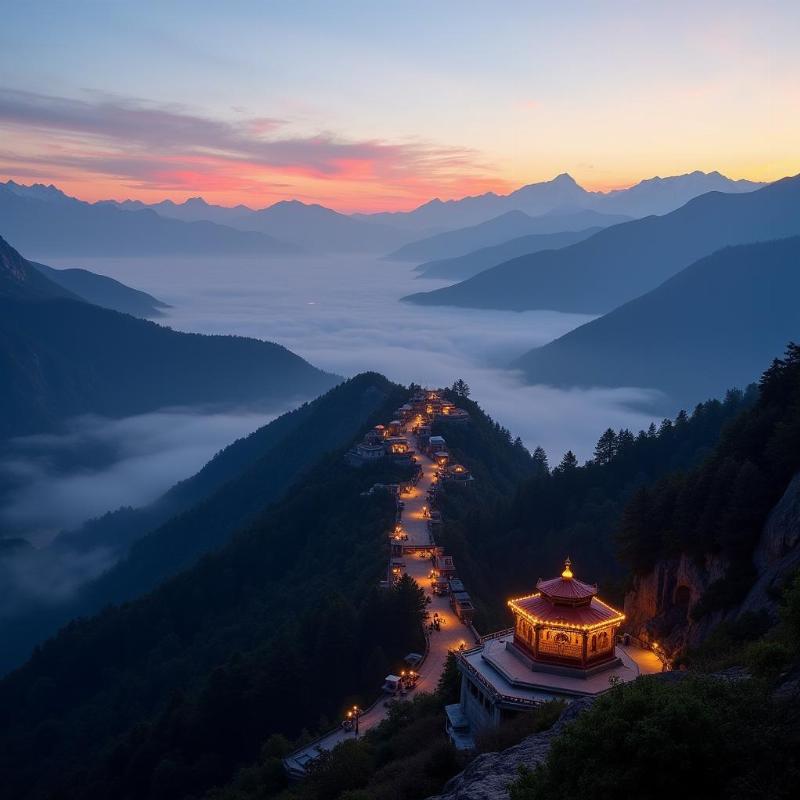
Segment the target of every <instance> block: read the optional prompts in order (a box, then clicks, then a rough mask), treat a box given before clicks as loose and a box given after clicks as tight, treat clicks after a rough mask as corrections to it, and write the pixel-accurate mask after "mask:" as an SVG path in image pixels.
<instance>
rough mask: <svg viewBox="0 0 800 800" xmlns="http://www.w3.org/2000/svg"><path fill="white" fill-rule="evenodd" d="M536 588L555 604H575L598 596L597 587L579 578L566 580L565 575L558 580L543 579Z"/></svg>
mask: <svg viewBox="0 0 800 800" xmlns="http://www.w3.org/2000/svg"><path fill="white" fill-rule="evenodd" d="M536 588H537V589H538V590H539V591H540V592H541V593H542V594H543V595H545V597H549V598H550V599H551V600H553V601H554V602H556V603H558V602H565V603H575V602H580V601H582V600H588V599H589V598H591V597H594V596H595V595H596V594H597V586H593V585H592V584H590V583H584V582H583V581H579V580H578V579H577V578H565V577H564V576H563V575H562V576H559V577H558V578H550V580H547V581H543V580H542V579H541V578H540V579H539V580H538V581H537V582H536Z"/></svg>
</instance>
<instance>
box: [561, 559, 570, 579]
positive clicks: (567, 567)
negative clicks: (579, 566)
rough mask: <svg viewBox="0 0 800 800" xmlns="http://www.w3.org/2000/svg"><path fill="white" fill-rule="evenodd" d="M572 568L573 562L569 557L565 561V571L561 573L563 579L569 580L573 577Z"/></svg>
mask: <svg viewBox="0 0 800 800" xmlns="http://www.w3.org/2000/svg"><path fill="white" fill-rule="evenodd" d="M571 566H572V562H571V561H570V560H569V556H567V558H566V561H564V571H563V572H562V573H561V577H562V578H565V579H566V580H569V579H570V578H571V577H572V570H571V569H570V567H571Z"/></svg>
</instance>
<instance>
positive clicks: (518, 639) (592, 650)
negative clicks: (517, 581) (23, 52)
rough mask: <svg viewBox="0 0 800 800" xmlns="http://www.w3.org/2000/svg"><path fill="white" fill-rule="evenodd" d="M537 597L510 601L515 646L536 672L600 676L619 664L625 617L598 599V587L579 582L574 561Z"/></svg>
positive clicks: (545, 582) (544, 585)
mask: <svg viewBox="0 0 800 800" xmlns="http://www.w3.org/2000/svg"><path fill="white" fill-rule="evenodd" d="M536 590H537V591H536V592H535V593H534V594H531V595H528V596H527V597H519V598H516V599H514V600H509V601H508V605H509V608H510V609H511V611H512V612H513V614H514V637H513V647H514V648H515V649H516V650H517V651H518V654H519V655H520V656H521V657H523V658H524V659H526V660H527V659H530V660H531V662H532V663H531V667H532V668H533V669H547V667H548V666H552V667H556V668H560V669H563V668H566V669H574V670H576V671H589V672H592V673H593V672H595V671H597V670H598V669H604V668H606V667H609V666H612V665H613V664H615V663H617V662H618V661H619V659H618V658H617V657H616V655H615V647H614V645H615V643H616V639H617V629H618V628H619V625H620V623H621V622H622V621H623V620H624V619H625V615H624V614H623V613H622V612H621V611H618V610H617V609H615V608H612V607H611V606H610V605H608V604H607V603H604V602H603V601H602V600H600V598H599V597H598V596H597V586H596V585H593V584H589V583H584V582H583V581H579V580H578V579H577V578H576V577H575V576H574V574H573V572H572V563H571V562H570V560H569V558H567V560H566V561H565V562H564V571H563V572H562V573H561V575H560V576H559V577H557V578H551V579H550V580H541V579H539V581H537V583H536Z"/></svg>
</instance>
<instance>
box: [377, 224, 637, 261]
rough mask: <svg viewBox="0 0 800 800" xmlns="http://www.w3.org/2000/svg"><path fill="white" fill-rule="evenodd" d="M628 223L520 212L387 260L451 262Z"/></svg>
mask: <svg viewBox="0 0 800 800" xmlns="http://www.w3.org/2000/svg"><path fill="white" fill-rule="evenodd" d="M628 219H629V217H625V216H622V215H620V214H615V215H607V214H599V213H597V212H596V211H574V212H567V213H564V214H559V213H556V212H551V213H549V214H543V215H542V216H539V217H531V216H529V215H528V214H525V213H524V212H522V211H507V212H506V213H505V214H501V215H500V216H499V217H495V218H494V219H490V220H487V221H486V222H481V223H479V224H478V225H471V226H469V227H466V228H459V229H457V230H454V231H446V232H444V233H439V234H436V235H435V236H431V237H428V238H425V239H421V240H419V241H416V242H411V243H410V244H407V245H405V246H403V247H401V248H400V249H399V250H396V251H395V252H394V253H391V254H389V255H388V256H387V258H388V259H392V260H395V261H416V262H423V261H430V260H431V259H434V258H452V257H455V256H463V255H466V254H467V253H471V252H472V251H474V250H477V249H479V248H482V247H490V246H493V245H498V244H502V243H503V242H507V241H509V240H510V239H516V238H518V237H520V236H528V235H533V234H540V235H541V234H553V233H563V232H564V231H579V230H584V229H586V228H591V227H597V228H604V227H608V226H609V225H616V224H617V223H619V222H625V221H626V220H628ZM495 263H497V262H495Z"/></svg>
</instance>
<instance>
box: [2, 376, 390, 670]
mask: <svg viewBox="0 0 800 800" xmlns="http://www.w3.org/2000/svg"><path fill="white" fill-rule="evenodd" d="M397 391H398V389H397V387H396V386H394V385H393V384H390V383H389V382H388V381H387V380H386V379H385V378H384V377H383V376H381V375H376V374H375V373H364V374H362V375H359V376H357V377H355V378H352V379H351V380H348V381H346V382H344V383H341V384H339V385H338V386H336V387H335V388H333V389H331V390H330V391H329V392H327V393H326V394H324V395H323V396H321V397H319V398H317V399H316V400H314V401H313V402H311V403H305V404H303V405H302V406H300V407H299V408H297V409H295V410H294V411H290V412H288V413H286V414H283V415H282V416H280V417H278V418H277V419H275V420H274V421H272V422H271V423H269V424H268V425H264V426H263V427H261V428H259V429H258V430H256V431H255V432H253V433H251V434H250V435H249V436H246V437H244V438H242V439H239V440H237V441H236V442H234V443H233V444H231V445H229V446H228V447H226V448H225V449H224V450H222V451H221V452H219V453H218V454H217V455H216V456H215V457H214V458H213V459H212V460H211V461H209V462H208V464H206V465H205V466H204V467H203V469H202V470H200V472H198V473H197V474H196V475H194V476H192V477H191V478H188V479H186V480H184V481H181V482H180V483H178V484H176V485H175V486H174V487H172V488H171V489H170V490H169V491H168V492H166V493H165V494H164V495H163V496H162V497H161V498H159V499H158V500H157V501H156V502H154V503H152V504H151V505H149V506H146V507H143V508H139V509H132V508H124V509H120V510H119V511H117V512H114V513H111V514H106V515H105V516H103V517H100V518H98V519H96V520H92V521H90V522H88V523H86V524H84V525H83V526H81V527H80V528H78V529H77V530H74V531H67V532H64V533H62V534H60V535H59V536H58V537H57V538H56V539H55V540H54V541H53V543H52V544H51V545H50V546H49V547H46V548H43V549H41V550H37V551H32V548H28V549H23V550H22V551H20V552H19V553H18V554H17V553H16V552H15V553H9V554H6V557H5V558H0V575H3V574H4V573H3V570H4V569H5V570H7V572H6V573H5V580H2V581H0V584H2V586H3V588H2V589H0V595H2V600H3V602H2V603H1V604H0V608H2V609H3V611H2V613H0V638H2V640H3V642H4V647H3V650H2V654H0V674H2V673H3V672H5V671H7V670H8V669H10V668H12V667H13V666H15V665H16V664H18V663H20V662H21V661H22V660H24V659H25V658H26V657H27V656H28V655H29V654H30V652H31V650H32V648H33V646H34V645H35V644H37V643H38V642H40V641H41V640H42V639H44V638H45V637H46V636H47V635H49V634H51V633H52V632H53V631H54V630H56V629H57V628H58V627H59V626H60V625H62V624H64V623H65V622H66V621H68V620H69V619H71V618H73V617H78V616H84V615H86V614H92V613H95V612H96V611H98V610H99V609H101V608H103V607H105V606H106V605H108V603H111V602H122V601H124V600H129V599H132V598H134V597H138V596H140V595H142V594H144V593H146V592H148V591H149V590H150V589H152V588H153V587H154V586H155V585H157V584H158V583H160V582H161V581H162V580H164V579H165V578H167V577H169V576H170V575H173V574H175V573H176V572H178V571H180V570H181V569H184V568H186V567H188V566H190V565H191V564H193V563H194V562H195V561H196V560H197V559H198V558H199V557H200V556H201V555H203V554H204V553H207V552H210V551H212V550H216V549H218V548H219V547H221V546H222V545H224V544H225V542H226V541H227V540H228V539H229V537H230V536H231V534H232V533H233V531H235V530H237V529H238V528H240V527H241V526H242V525H244V524H245V523H246V522H247V521H248V520H250V519H251V518H252V517H253V516H254V515H255V514H256V513H257V512H259V511H260V510H262V509H263V508H265V507H266V506H267V505H268V504H269V503H271V502H274V501H275V500H277V499H278V498H279V497H281V496H282V495H283V494H284V493H285V491H286V490H287V489H288V487H290V486H291V485H293V484H294V483H295V482H296V481H297V480H298V479H299V478H300V477H301V476H302V474H303V472H304V471H305V470H307V469H309V468H310V467H311V465H312V464H314V463H315V462H316V461H317V460H318V459H320V458H321V457H322V456H323V455H324V454H325V453H327V452H329V451H331V450H336V449H338V448H342V447H346V446H349V445H350V444H351V443H352V441H353V439H354V438H355V437H356V435H357V434H358V433H359V431H361V429H362V428H363V427H364V426H365V425H366V424H367V423H368V422H369V421H370V420H371V419H372V417H373V415H374V414H376V412H377V411H378V409H380V408H382V407H383V406H384V404H386V403H387V402H389V399H390V398H392V397H394V398H395V399H396V400H398V401H399V398H400V396H399V395H397ZM376 422H377V420H376ZM2 541H3V540H0V542H2ZM129 547H130V551H129V552H128V549H129ZM14 555H16V556H17V557H16V558H12V556H14ZM121 558H122V559H123V560H122V561H120V562H119V563H118V564H116V565H114V562H115V561H117V560H118V559H121ZM76 564H78V565H80V568H79V569H76V567H75V566H74V565H76ZM92 570H94V571H95V574H94V575H93V574H92ZM101 571H102V572H103V573H104V574H102V575H100V574H98V573H100V572H101ZM20 574H25V575H27V576H28V577H27V578H26V579H25V580H22V581H19V580H18V576H19V575H20ZM37 576H38V577H40V578H41V580H42V581H43V580H46V576H55V577H56V578H57V581H58V584H59V586H60V587H63V586H69V585H72V589H71V594H66V596H64V593H63V592H62V593H61V594H60V595H58V596H54V595H51V594H49V593H48V590H47V586H43V585H41V583H40V581H38V579H37ZM93 578H94V579H93ZM92 579H93V580H92ZM81 583H85V585H84V586H83V587H80V584H81Z"/></svg>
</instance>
